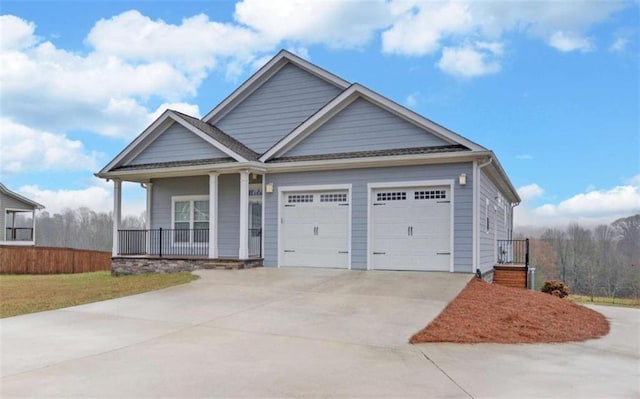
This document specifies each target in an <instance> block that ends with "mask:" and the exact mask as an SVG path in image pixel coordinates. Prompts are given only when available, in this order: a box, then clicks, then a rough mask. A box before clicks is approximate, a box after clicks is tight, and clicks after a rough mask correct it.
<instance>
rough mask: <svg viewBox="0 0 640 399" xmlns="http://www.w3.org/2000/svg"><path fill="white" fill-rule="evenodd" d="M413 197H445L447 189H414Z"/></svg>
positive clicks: (420, 198) (421, 198)
mask: <svg viewBox="0 0 640 399" xmlns="http://www.w3.org/2000/svg"><path fill="white" fill-rule="evenodd" d="M413 199H417V200H423V199H447V191H446V190H426V191H416V192H415V193H414V194H413Z"/></svg>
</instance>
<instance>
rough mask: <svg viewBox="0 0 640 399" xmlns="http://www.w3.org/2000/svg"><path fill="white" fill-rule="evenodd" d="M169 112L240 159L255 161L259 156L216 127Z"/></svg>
mask: <svg viewBox="0 0 640 399" xmlns="http://www.w3.org/2000/svg"><path fill="white" fill-rule="evenodd" d="M171 111H172V112H174V113H175V114H176V115H178V116H179V117H180V118H182V120H184V121H185V122H187V123H189V124H190V125H192V126H193V127H195V128H196V129H198V130H200V131H202V132H204V133H206V134H207V135H209V136H210V137H211V138H212V139H214V140H216V141H217V142H218V143H220V144H222V145H224V146H225V147H227V148H228V149H230V150H231V151H233V152H235V153H236V154H238V155H240V156H241V157H243V158H245V159H247V160H248V161H255V160H257V159H258V157H259V154H258V153H257V152H255V151H253V150H251V149H249V148H248V147H247V146H245V145H244V144H242V143H241V142H239V141H238V140H236V139H234V138H233V137H231V136H229V135H228V134H226V133H225V132H223V131H222V130H220V129H219V128H217V127H216V126H213V125H211V124H209V123H206V122H203V121H201V120H200V119H197V118H194V117H192V116H189V115H186V114H183V113H182V112H178V111H175V110H171Z"/></svg>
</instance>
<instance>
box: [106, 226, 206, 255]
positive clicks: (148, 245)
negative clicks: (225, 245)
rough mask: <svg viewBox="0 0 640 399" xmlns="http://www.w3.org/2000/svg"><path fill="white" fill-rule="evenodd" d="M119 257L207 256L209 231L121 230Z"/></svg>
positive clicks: (119, 233) (119, 232)
mask: <svg viewBox="0 0 640 399" xmlns="http://www.w3.org/2000/svg"><path fill="white" fill-rule="evenodd" d="M118 238H119V242H118V244H119V245H118V248H119V251H118V253H119V255H155V256H159V257H163V256H207V255H208V254H209V229H163V228H159V229H151V230H119V231H118Z"/></svg>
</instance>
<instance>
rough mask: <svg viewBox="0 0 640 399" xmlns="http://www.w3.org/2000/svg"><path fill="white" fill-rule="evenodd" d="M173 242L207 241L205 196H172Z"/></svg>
mask: <svg viewBox="0 0 640 399" xmlns="http://www.w3.org/2000/svg"><path fill="white" fill-rule="evenodd" d="M173 229H174V230H175V231H174V235H173V242H176V243H185V242H193V243H208V242H209V199H208V197H207V196H197V197H174V198H173Z"/></svg>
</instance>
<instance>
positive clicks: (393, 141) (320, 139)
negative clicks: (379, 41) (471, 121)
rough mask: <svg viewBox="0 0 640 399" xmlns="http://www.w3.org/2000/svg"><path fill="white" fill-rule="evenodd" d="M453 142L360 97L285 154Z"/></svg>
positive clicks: (323, 152) (395, 147) (316, 153)
mask: <svg viewBox="0 0 640 399" xmlns="http://www.w3.org/2000/svg"><path fill="white" fill-rule="evenodd" d="M451 144H452V143H451V142H448V141H446V140H444V139H442V138H440V137H438V136H436V135H434V134H431V133H429V132H427V131H426V130H425V129H423V128H420V127H418V126H416V125H415V124H413V123H410V122H408V121H406V120H404V119H402V118H400V117H399V116H397V115H395V114H393V113H391V112H389V111H387V110H385V109H383V108H381V107H379V106H377V105H375V104H373V103H371V102H370V101H367V100H365V99H364V98H362V97H360V98H358V99H356V100H355V101H353V102H352V103H351V104H349V105H348V106H347V107H345V108H344V109H343V110H341V111H340V112H338V113H337V114H336V115H334V116H333V118H331V119H330V120H328V121H327V122H325V123H324V124H323V125H322V126H320V127H319V128H318V129H316V130H315V131H314V132H312V133H311V134H310V135H309V136H307V137H306V138H304V139H303V140H302V141H301V142H300V143H298V144H297V145H296V146H294V147H293V148H292V149H291V150H290V151H288V152H286V156H304V155H318V154H331V153H347V152H358V151H379V150H391V149H398V148H419V147H438V146H447V145H451Z"/></svg>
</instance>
